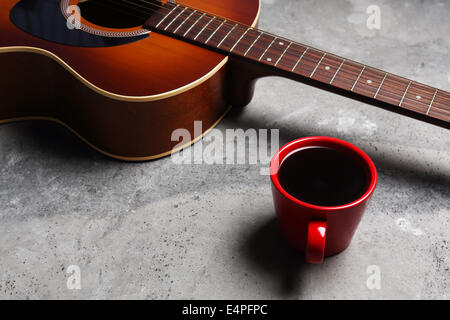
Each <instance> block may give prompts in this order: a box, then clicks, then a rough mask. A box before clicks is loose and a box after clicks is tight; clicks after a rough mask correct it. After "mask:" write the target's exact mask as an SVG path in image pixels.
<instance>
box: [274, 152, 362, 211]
mask: <svg viewBox="0 0 450 320" xmlns="http://www.w3.org/2000/svg"><path fill="white" fill-rule="evenodd" d="M279 180H280V184H281V186H282V187H283V189H284V190H286V191H287V192H288V193H289V194H290V195H292V196H293V197H295V198H297V199H299V200H301V201H303V202H307V203H310V204H314V205H319V206H339V205H344V204H348V203H351V202H353V201H355V200H357V199H358V198H360V197H361V196H362V195H363V194H364V192H365V191H366V190H367V187H368V184H369V176H368V173H367V172H366V169H365V167H364V164H363V163H362V162H361V160H358V159H357V158H356V157H353V156H352V155H349V154H347V153H345V152H341V151H337V150H334V149H330V148H325V147H306V148H303V149H299V150H297V151H294V152H293V153H291V154H290V155H288V156H287V157H286V158H285V159H284V160H283V162H282V163H281V166H280V170H279Z"/></svg>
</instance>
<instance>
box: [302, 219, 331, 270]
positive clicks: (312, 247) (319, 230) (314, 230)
mask: <svg viewBox="0 0 450 320" xmlns="http://www.w3.org/2000/svg"><path fill="white" fill-rule="evenodd" d="M326 236H327V222H326V221H310V222H309V225H308V242H307V244H306V262H308V263H314V264H320V263H322V262H323V257H324V252H325V239H326Z"/></svg>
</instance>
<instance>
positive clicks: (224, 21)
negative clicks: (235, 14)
mask: <svg viewBox="0 0 450 320" xmlns="http://www.w3.org/2000/svg"><path fill="white" fill-rule="evenodd" d="M226 22H227V20H223V21H222V23H221V24H220V26H219V27H217V28H216V29H215V30H214V32H213V33H212V34H211V35H210V36H209V38H208V39H207V40H206V41H205V44H207V43H208V41H209V40H211V38H212V37H213V36H214V35H215V34H216V33H217V31H219V29H220V28H222V26H223V25H224V24H225V23H226Z"/></svg>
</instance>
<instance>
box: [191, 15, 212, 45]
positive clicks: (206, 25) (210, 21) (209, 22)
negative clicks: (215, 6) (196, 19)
mask: <svg viewBox="0 0 450 320" xmlns="http://www.w3.org/2000/svg"><path fill="white" fill-rule="evenodd" d="M208 18H209V17H208ZM214 19H217V18H216V16H214V17H213V18H212V19H210V20H209V21H208V23H207V24H205V26H204V27H203V28H202V29H201V30H200V31H199V33H198V34H197V35H196V36H195V37H194V40H197V38H198V37H199V36H200V34H201V33H202V32H203V31H204V30H205V29H206V28H207V27H208V26H209V25H210V24H211V23H212V22H213V21H214Z"/></svg>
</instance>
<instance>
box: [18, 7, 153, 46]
mask: <svg viewBox="0 0 450 320" xmlns="http://www.w3.org/2000/svg"><path fill="white" fill-rule="evenodd" d="M67 5H68V0H22V1H20V2H19V3H17V4H16V5H15V6H14V8H13V9H12V10H11V13H10V19H11V21H12V22H13V23H14V24H15V25H16V26H17V27H18V28H20V29H21V30H23V31H25V32H27V33H29V34H32V35H34V36H36V37H38V38H41V39H44V40H48V41H52V42H56V43H59V44H65V45H71V46H78V47H111V46H118V45H123V44H127V43H131V42H135V41H138V40H141V39H144V38H146V37H148V34H149V32H148V31H146V30H140V31H134V32H121V31H120V29H118V31H117V32H107V31H102V30H97V29H94V28H91V27H87V26H84V25H81V26H80V29H78V28H72V29H70V28H68V27H67V18H66V16H64V14H63V12H65V11H64V9H65V8H64V6H67Z"/></svg>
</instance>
